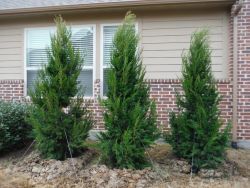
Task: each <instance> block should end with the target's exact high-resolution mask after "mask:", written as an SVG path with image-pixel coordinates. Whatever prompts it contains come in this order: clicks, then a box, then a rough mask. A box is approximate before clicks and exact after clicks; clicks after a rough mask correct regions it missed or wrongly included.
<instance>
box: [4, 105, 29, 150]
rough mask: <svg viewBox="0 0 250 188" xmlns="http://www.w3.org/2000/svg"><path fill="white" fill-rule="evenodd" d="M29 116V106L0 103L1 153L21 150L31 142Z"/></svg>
mask: <svg viewBox="0 0 250 188" xmlns="http://www.w3.org/2000/svg"><path fill="white" fill-rule="evenodd" d="M27 115H28V108H27V105H25V104H21V103H16V102H4V101H0V153H2V152H6V151H10V150H15V149H19V148H21V147H23V146H25V144H26V143H27V141H28V140H30V133H31V126H29V124H28V123H26V121H25V118H26V116H27Z"/></svg>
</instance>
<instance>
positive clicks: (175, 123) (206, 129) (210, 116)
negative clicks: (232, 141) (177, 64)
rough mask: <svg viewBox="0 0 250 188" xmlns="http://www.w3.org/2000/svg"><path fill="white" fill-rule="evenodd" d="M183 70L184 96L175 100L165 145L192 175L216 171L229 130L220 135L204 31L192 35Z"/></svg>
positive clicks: (218, 97) (213, 81)
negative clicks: (187, 165) (175, 109)
mask: <svg viewBox="0 0 250 188" xmlns="http://www.w3.org/2000/svg"><path fill="white" fill-rule="evenodd" d="M182 66H183V67H182V82H181V84H182V89H183V92H184V93H183V95H182V94H180V93H178V94H177V96H176V97H177V106H178V109H179V112H178V113H177V114H176V113H171V115H170V125H171V135H170V138H168V141H170V143H171V145H172V147H173V151H174V153H175V154H176V155H177V156H178V157H181V158H185V159H187V160H189V162H190V163H191V164H192V167H193V170H194V171H198V170H199V169H200V168H216V167H217V165H218V164H220V163H221V162H222V161H223V159H224V156H225V155H224V152H225V147H226V145H227V142H228V139H229V128H230V126H229V125H228V126H227V127H226V129H225V130H224V131H220V128H221V126H222V121H221V120H220V119H219V115H220V111H219V109H218V105H219V102H220V96H219V92H218V90H217V87H216V83H215V80H214V77H213V74H212V70H211V50H210V47H209V43H208V35H207V31H206V30H204V31H200V32H196V33H194V34H193V36H192V40H191V45H190V48H189V51H188V53H187V54H186V55H184V56H183V58H182Z"/></svg>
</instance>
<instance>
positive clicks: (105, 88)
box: [103, 68, 109, 96]
mask: <svg viewBox="0 0 250 188" xmlns="http://www.w3.org/2000/svg"><path fill="white" fill-rule="evenodd" d="M108 71H109V69H108V68H105V69H103V95H104V96H106V95H107V93H108Z"/></svg>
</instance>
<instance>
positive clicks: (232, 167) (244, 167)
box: [0, 144, 250, 188]
mask: <svg viewBox="0 0 250 188" xmlns="http://www.w3.org/2000/svg"><path fill="white" fill-rule="evenodd" d="M24 151H25V150H21V151H17V152H13V153H11V154H8V155H5V156H1V157H0V188H33V187H34V188H42V187H44V188H57V187H58V188H78V187H83V188H85V187H93V188H94V187H98V188H99V187H104V188H112V187H119V188H120V187H129V188H133V187H135V188H136V187H138V188H141V187H148V188H186V187H190V188H199V187H201V188H248V187H250V150H241V149H239V150H234V149H228V150H227V157H226V158H227V159H226V163H225V165H222V166H221V167H220V168H221V170H222V171H223V172H226V173H225V174H224V176H223V177H220V178H203V177H200V176H198V175H193V176H191V175H190V173H182V172H179V171H178V169H177V170H176V169H174V168H173V165H172V164H173V163H174V162H173V161H175V160H177V159H176V158H175V157H174V156H173V154H172V150H171V147H170V146H169V145H167V144H160V145H156V146H154V147H152V148H151V149H150V150H149V151H148V152H147V155H148V158H149V159H150V161H151V162H152V163H153V166H152V170H149V171H142V172H140V171H136V172H133V171H126V170H125V171H124V170H109V169H108V168H106V167H103V166H101V167H100V168H102V169H101V170H100V173H99V172H97V173H96V174H98V173H99V174H98V176H97V175H95V174H94V175H93V174H89V176H90V177H87V178H89V179H93V177H91V176H96V179H94V180H93V181H99V180H101V183H100V184H97V182H93V181H92V180H91V183H89V184H86V183H85V182H84V181H86V179H84V178H81V176H80V175H79V177H80V178H79V177H78V179H76V178H74V177H73V176H70V177H66V176H63V175H62V176H61V177H59V178H56V179H53V181H50V182H45V181H39V182H37V181H34V179H32V178H31V177H30V175H29V174H28V173H25V172H12V171H11V170H10V168H9V167H10V166H15V165H17V164H18V163H19V162H22V161H23V160H25V158H26V156H24V157H23V158H22V154H23V153H24ZM26 155H27V156H28V155H29V154H26ZM97 159H98V156H96V157H94V158H93V159H92V162H89V163H88V165H86V166H83V168H92V169H91V170H89V171H87V170H85V169H84V170H85V171H84V172H87V176H88V173H92V171H93V170H95V171H98V168H99V166H96V163H97V161H98V160H97ZM107 171H108V172H107ZM151 171H152V174H155V176H153V175H152V176H153V177H152V178H151V179H150V180H147V181H146V180H145V182H146V183H145V184H140V185H139V183H138V182H137V183H135V184H133V183H131V181H130V180H131V179H133V178H134V177H136V176H137V175H138V173H139V174H140V173H142V174H143V173H151ZM102 173H103V174H102ZM114 173H115V174H116V175H117V177H116V178H117V179H115V180H119V181H120V180H121V179H122V178H123V179H122V180H124V181H125V183H124V184H118V183H117V184H114V183H113V184H112V185H111V184H110V181H109V180H107V179H110V178H111V179H112V176H113V174H114ZM109 176H110V177H109ZM119 176H123V177H122V178H120V179H119ZM104 177H105V178H106V179H105V178H104ZM143 177H144V175H142V176H141V178H143ZM79 179H80V180H79ZM102 179H103V181H102ZM106 180H107V181H106ZM126 181H127V182H130V183H127V184H126ZM142 181H144V180H142ZM97 185H99V186H97ZM121 185H122V186H121Z"/></svg>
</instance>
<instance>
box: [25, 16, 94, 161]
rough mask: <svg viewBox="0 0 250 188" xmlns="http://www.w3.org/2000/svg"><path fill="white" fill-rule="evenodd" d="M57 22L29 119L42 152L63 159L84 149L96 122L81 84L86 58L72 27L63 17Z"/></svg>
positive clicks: (33, 95) (35, 90) (37, 82)
mask: <svg viewBox="0 0 250 188" xmlns="http://www.w3.org/2000/svg"><path fill="white" fill-rule="evenodd" d="M55 22H56V26H57V30H56V34H55V35H54V36H52V37H51V49H49V50H48V64H47V65H46V66H45V67H44V68H43V69H42V70H41V71H40V72H39V75H38V79H37V81H36V83H35V87H34V90H33V91H30V96H31V99H32V102H33V104H34V106H35V108H34V111H33V113H32V115H31V117H30V119H29V121H30V122H31V124H32V125H33V129H34V135H35V140H36V143H37V147H38V149H39V151H40V152H41V154H42V155H43V156H44V157H46V158H53V159H60V160H63V159H65V158H66V157H68V156H70V152H72V155H76V154H78V153H79V152H81V150H82V149H83V143H84V140H85V139H86V138H87V136H88V131H89V130H90V128H91V127H92V124H93V122H92V118H91V114H90V113H89V112H88V110H87V109H86V107H87V106H86V104H83V98H82V97H83V96H81V94H80V91H81V89H80V88H79V87H78V85H77V78H78V76H79V74H80V71H81V69H82V66H83V58H82V57H81V56H80V53H79V51H78V50H76V49H74V47H73V45H72V42H71V30H70V29H68V28H67V27H66V23H65V22H64V21H63V19H62V18H61V17H57V18H56V19H55ZM69 149H70V150H69Z"/></svg>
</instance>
